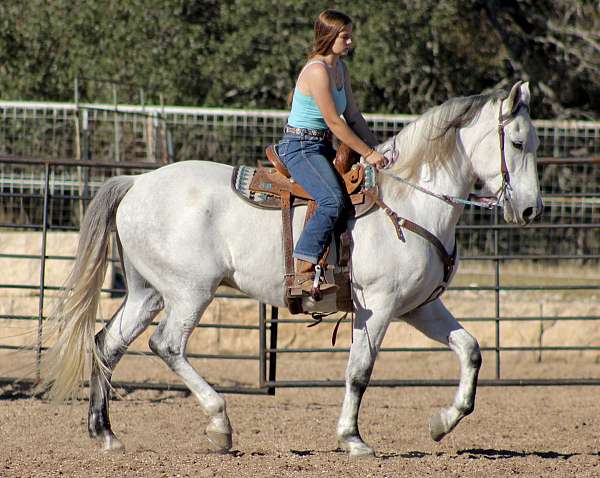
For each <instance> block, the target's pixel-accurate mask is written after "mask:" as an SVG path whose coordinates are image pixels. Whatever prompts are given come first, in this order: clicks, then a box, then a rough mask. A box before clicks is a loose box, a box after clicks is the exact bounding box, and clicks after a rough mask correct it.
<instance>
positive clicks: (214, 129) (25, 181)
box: [0, 102, 600, 259]
mask: <svg viewBox="0 0 600 478" xmlns="http://www.w3.org/2000/svg"><path fill="white" fill-rule="evenodd" d="M0 111H1V113H2V124H1V126H0V155H5V156H13V157H15V156H16V157H30V158H31V157H36V158H44V159H65V158H69V159H70V158H73V159H80V160H88V161H100V162H114V163H123V162H140V163H149V164H156V165H160V164H166V163H170V162H174V161H182V160H187V159H205V160H210V161H217V162H222V163H225V164H231V165H237V164H249V165H255V164H256V163H257V162H259V161H261V160H263V159H264V148H265V146H266V145H268V144H270V143H273V142H276V141H278V139H279V138H280V136H281V131H282V128H283V126H284V124H285V121H286V118H287V113H286V112H281V111H243V110H220V109H208V108H182V107H165V106H162V107H153V106H144V105H141V106H131V105H129V106H127V105H86V104H78V103H72V104H68V103H58V104H57V103H21V102H0ZM367 120H368V123H369V125H370V127H371V128H372V129H373V131H374V132H375V133H376V135H378V137H380V138H381V139H384V138H387V137H389V136H391V135H393V134H396V133H398V132H399V131H400V130H401V129H402V128H403V127H404V126H405V125H406V124H408V123H409V122H410V121H412V120H414V117H413V116H406V115H398V116H391V115H367ZM535 124H536V128H537V130H538V135H539V138H540V149H539V156H540V157H541V158H561V161H560V162H552V161H551V160H550V159H547V160H546V161H545V162H542V163H541V165H540V169H539V174H540V185H541V189H542V192H543V194H544V196H545V198H546V205H547V206H548V207H547V216H546V217H547V218H548V219H547V223H548V225H556V224H574V223H575V224H588V225H589V226H590V227H591V226H593V225H594V224H597V223H599V222H600V217H599V209H598V207H599V204H598V201H597V200H596V199H594V196H595V195H596V194H597V193H598V190H599V189H600V180H599V179H600V178H599V174H598V168H597V167H596V164H597V162H596V161H595V160H594V158H600V123H592V122H566V121H558V122H552V121H536V122H535ZM564 158H571V159H570V161H564ZM121 172H122V171H120V170H119V169H114V170H113V171H109V170H98V169H93V168H72V167H70V168H69V167H63V168H61V167H55V168H53V170H52V175H51V177H50V179H49V181H50V183H49V184H50V190H51V193H52V194H53V195H55V196H56V195H58V196H60V195H62V196H64V197H65V201H62V202H59V201H53V205H52V208H51V210H50V211H49V216H50V222H51V224H54V225H56V226H59V225H60V226H68V227H75V228H76V227H78V221H79V218H80V217H81V206H82V199H72V198H71V199H69V198H67V196H73V195H78V196H80V197H83V198H85V197H86V196H89V195H90V194H93V192H94V191H95V190H96V189H97V187H98V186H99V185H100V184H102V182H103V181H104V180H105V179H106V177H107V174H109V175H110V174H119V173H121ZM42 183H43V177H42V172H41V171H39V170H36V169H35V168H32V167H31V166H27V165H23V164H10V163H2V164H0V186H1V191H2V193H3V194H10V198H8V197H5V200H4V201H3V204H2V208H1V210H0V215H2V216H3V217H4V219H6V220H7V221H9V222H12V223H15V224H16V223H27V222H31V221H34V220H35V221H37V222H39V220H40V216H41V214H42V211H41V209H40V208H39V202H38V203H37V204H36V203H35V201H34V200H33V199H31V198H28V197H27V195H29V194H38V193H39V192H40V191H41V185H42ZM462 224H463V225H465V226H472V227H471V228H470V229H468V230H465V231H464V232H462V233H461V237H460V241H461V244H463V247H464V248H465V251H468V252H469V253H470V254H489V253H490V250H491V247H492V246H491V244H492V232H491V230H490V229H489V228H488V226H489V225H491V224H493V217H492V215H491V214H490V212H489V211H482V210H480V209H476V208H467V210H466V211H465V214H464V216H463V219H462ZM561 227H562V228H563V229H564V231H563V232H564V238H565V239H566V240H567V242H565V241H555V240H553V235H554V233H555V232H556V228H552V227H547V228H545V229H542V230H537V231H535V232H532V231H531V230H527V229H525V230H518V231H515V230H512V229H507V230H502V231H501V232H500V235H501V238H500V253H502V254H506V253H507V252H508V251H510V252H511V253H513V254H517V253H519V252H520V253H523V254H535V253H540V252H542V251H545V252H551V253H552V254H569V253H572V251H571V250H570V249H569V251H567V248H571V245H570V242H571V241H575V242H576V244H577V251H576V253H577V254H584V255H586V256H588V259H591V258H592V257H591V256H595V255H598V254H600V242H599V241H598V239H597V238H596V234H594V233H593V232H591V231H590V229H589V228H588V229H586V228H580V229H577V230H573V229H571V228H569V227H568V226H561ZM567 243H569V245H567Z"/></svg>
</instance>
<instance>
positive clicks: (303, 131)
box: [283, 125, 331, 140]
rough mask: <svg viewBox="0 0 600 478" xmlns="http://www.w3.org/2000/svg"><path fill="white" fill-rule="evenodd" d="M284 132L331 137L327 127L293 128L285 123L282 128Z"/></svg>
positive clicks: (322, 137) (324, 137)
mask: <svg viewBox="0 0 600 478" xmlns="http://www.w3.org/2000/svg"><path fill="white" fill-rule="evenodd" d="M283 132H284V133H286V134H296V135H298V136H303V135H307V136H313V137H314V138H321V139H328V140H330V139H331V131H330V130H328V129H310V128H295V127H294V126H289V125H286V126H285V127H284V128H283Z"/></svg>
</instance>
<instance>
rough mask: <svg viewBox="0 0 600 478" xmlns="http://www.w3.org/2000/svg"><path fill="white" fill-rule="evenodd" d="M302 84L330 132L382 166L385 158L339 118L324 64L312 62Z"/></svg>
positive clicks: (367, 158) (370, 161) (370, 160)
mask: <svg viewBox="0 0 600 478" xmlns="http://www.w3.org/2000/svg"><path fill="white" fill-rule="evenodd" d="M303 80H304V81H303V83H304V86H306V87H307V89H308V90H309V91H308V93H309V94H310V95H311V96H312V97H313V98H314V100H315V103H316V104H317V106H318V107H319V110H321V113H322V114H323V119H324V120H325V123H327V126H328V127H329V129H330V130H331V132H332V133H333V134H334V135H335V136H336V138H338V139H339V140H340V141H342V142H343V143H346V144H347V145H348V146H349V147H350V148H352V149H353V150H354V151H356V152H357V153H358V154H360V155H361V156H363V157H364V158H365V159H366V160H367V161H368V162H369V163H371V164H374V165H376V166H383V165H384V164H385V162H386V159H385V157H384V156H383V155H381V154H380V153H378V152H377V151H373V149H372V148H371V147H370V146H369V145H368V144H367V143H366V142H365V141H363V140H362V139H361V138H360V137H359V136H358V135H357V134H356V133H355V132H354V131H353V130H352V129H351V128H350V127H349V126H348V124H346V122H345V121H344V120H343V119H342V118H340V117H339V116H338V114H337V111H336V109H335V102H334V100H333V96H332V95H331V85H330V78H329V73H328V72H327V69H326V68H325V66H324V65H321V64H318V63H316V64H314V65H311V66H310V67H309V68H307V69H306V70H305V72H304V75H303Z"/></svg>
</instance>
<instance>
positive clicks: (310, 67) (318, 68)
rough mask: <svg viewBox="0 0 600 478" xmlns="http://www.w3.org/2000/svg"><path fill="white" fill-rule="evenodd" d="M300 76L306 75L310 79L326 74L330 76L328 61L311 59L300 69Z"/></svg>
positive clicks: (319, 77)
mask: <svg viewBox="0 0 600 478" xmlns="http://www.w3.org/2000/svg"><path fill="white" fill-rule="evenodd" d="M300 76H306V77H308V78H310V79H312V78H316V79H322V78H324V77H325V76H327V77H329V71H328V67H327V63H325V62H324V61H323V60H309V61H307V62H306V64H305V65H304V67H303V68H302V70H301V71H300V75H298V77H300Z"/></svg>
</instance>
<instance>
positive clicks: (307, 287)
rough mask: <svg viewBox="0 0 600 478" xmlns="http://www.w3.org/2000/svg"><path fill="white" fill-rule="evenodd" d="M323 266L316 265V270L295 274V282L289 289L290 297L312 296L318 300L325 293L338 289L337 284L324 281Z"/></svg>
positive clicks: (331, 292)
mask: <svg viewBox="0 0 600 478" xmlns="http://www.w3.org/2000/svg"><path fill="white" fill-rule="evenodd" d="M323 279H324V277H323V268H322V267H321V266H320V265H316V266H315V272H314V273H312V272H310V273H300V274H295V276H294V283H293V285H292V286H291V287H290V288H289V290H288V297H308V296H310V297H312V298H313V299H314V300H316V301H317V302H318V301H320V300H321V299H322V298H323V296H324V295H327V294H333V293H335V292H336V291H337V290H338V288H339V287H338V286H337V285H335V284H327V283H325V282H323Z"/></svg>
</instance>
